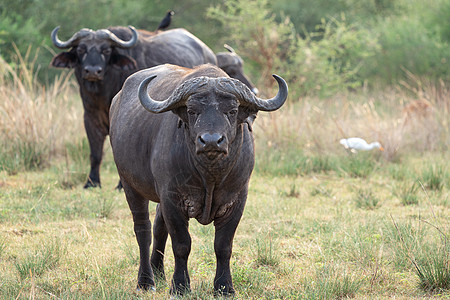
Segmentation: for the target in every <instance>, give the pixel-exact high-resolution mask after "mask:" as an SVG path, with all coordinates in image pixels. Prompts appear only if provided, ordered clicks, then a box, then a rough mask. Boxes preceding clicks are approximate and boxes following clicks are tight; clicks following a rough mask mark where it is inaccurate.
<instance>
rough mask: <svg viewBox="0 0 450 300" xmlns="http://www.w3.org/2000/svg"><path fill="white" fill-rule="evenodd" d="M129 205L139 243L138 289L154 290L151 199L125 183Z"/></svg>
mask: <svg viewBox="0 0 450 300" xmlns="http://www.w3.org/2000/svg"><path fill="white" fill-rule="evenodd" d="M123 187H124V191H125V195H126V198H127V202H128V206H129V207H130V210H131V213H132V215H133V223H134V233H135V234H136V239H137V242H138V245H139V273H138V284H137V288H138V289H143V290H149V289H150V290H154V289H155V280H154V278H153V270H152V267H151V265H150V244H151V241H152V225H151V222H150V219H149V213H148V203H149V200H147V199H145V198H144V197H142V196H141V195H140V194H139V193H137V192H136V191H135V190H133V189H132V188H130V187H128V185H127V184H123Z"/></svg>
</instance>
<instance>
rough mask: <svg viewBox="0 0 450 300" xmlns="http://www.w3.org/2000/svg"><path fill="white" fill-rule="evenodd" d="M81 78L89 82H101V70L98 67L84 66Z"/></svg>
mask: <svg viewBox="0 0 450 300" xmlns="http://www.w3.org/2000/svg"><path fill="white" fill-rule="evenodd" d="M83 78H84V79H86V80H89V81H98V80H103V68H102V67H100V66H85V67H84V69H83Z"/></svg>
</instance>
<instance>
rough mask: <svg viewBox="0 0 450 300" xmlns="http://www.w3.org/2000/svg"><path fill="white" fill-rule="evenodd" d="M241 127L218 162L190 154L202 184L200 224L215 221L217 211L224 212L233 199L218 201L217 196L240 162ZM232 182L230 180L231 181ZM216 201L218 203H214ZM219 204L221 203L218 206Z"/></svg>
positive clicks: (198, 217) (198, 218)
mask: <svg viewBox="0 0 450 300" xmlns="http://www.w3.org/2000/svg"><path fill="white" fill-rule="evenodd" d="M242 128H243V126H239V129H238V133H237V135H236V138H235V139H234V141H233V142H232V143H231V145H230V147H229V149H230V150H229V152H228V155H227V156H226V157H225V158H223V159H221V160H219V161H212V162H209V161H205V160H199V159H198V156H196V155H195V154H193V153H192V150H191V151H190V152H191V155H190V157H191V159H192V163H193V165H194V168H195V169H196V171H197V172H198V175H199V177H200V180H201V181H202V183H203V189H204V192H203V193H202V194H203V197H204V198H203V201H202V202H203V203H202V205H201V209H200V211H199V212H198V213H197V214H196V219H197V220H198V221H199V222H200V223H201V224H204V225H206V224H209V223H211V222H212V221H214V220H215V219H216V217H217V216H216V214H217V211H218V210H226V209H228V208H230V207H231V206H232V205H233V204H234V201H235V199H220V198H221V197H220V196H219V199H218V198H217V197H218V194H221V193H222V192H221V191H222V190H223V189H224V188H225V187H226V186H227V185H228V184H230V180H231V179H230V177H229V175H230V173H233V171H232V170H233V169H234V168H235V166H236V163H237V162H238V161H239V160H240V155H241V151H242V145H243V138H244V135H243V132H242V131H243V129H242ZM231 181H232V180H231ZM216 201H218V202H216ZM219 203H221V204H220V205H219Z"/></svg>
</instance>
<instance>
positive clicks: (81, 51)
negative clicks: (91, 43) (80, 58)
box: [77, 47, 86, 55]
mask: <svg viewBox="0 0 450 300" xmlns="http://www.w3.org/2000/svg"><path fill="white" fill-rule="evenodd" d="M77 53H78V55H83V54H84V53H86V48H84V47H78V48H77Z"/></svg>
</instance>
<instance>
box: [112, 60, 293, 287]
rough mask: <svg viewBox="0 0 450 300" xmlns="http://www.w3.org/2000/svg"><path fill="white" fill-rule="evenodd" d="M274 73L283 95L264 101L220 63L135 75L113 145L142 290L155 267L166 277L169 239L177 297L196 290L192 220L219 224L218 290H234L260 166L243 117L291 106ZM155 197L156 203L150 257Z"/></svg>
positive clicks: (115, 118)
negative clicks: (237, 255) (236, 242)
mask: <svg viewBox="0 0 450 300" xmlns="http://www.w3.org/2000/svg"><path fill="white" fill-rule="evenodd" d="M274 77H275V79H276V80H277V82H278V85H279V91H278V93H277V95H276V96H275V97H274V98H272V99H269V100H263V99H259V98H257V97H256V96H255V94H254V93H252V92H251V91H250V89H249V88H248V87H247V86H246V85H244V84H243V83H242V82H240V81H239V80H236V79H233V78H229V77H228V75H227V74H226V73H225V72H224V71H223V70H221V69H219V68H218V67H216V66H212V65H203V66H199V67H196V68H194V69H187V68H182V67H178V66H174V65H168V64H167V65H162V66H158V67H154V68H150V69H146V70H142V71H139V72H137V73H135V74H133V75H131V76H130V77H129V78H128V79H127V80H126V81H125V83H124V86H123V88H122V90H121V91H120V92H119V93H118V94H117V95H116V96H115V97H114V99H113V102H112V105H111V110H110V122H111V128H110V141H111V146H112V151H113V155H114V160H115V162H116V165H117V169H118V172H119V175H120V179H121V181H122V184H123V188H124V191H125V195H126V198H127V201H128V205H129V207H130V210H131V213H132V215H133V222H134V232H135V234H136V239H137V242H138V245H139V253H140V266H139V272H138V288H139V289H149V288H150V289H153V288H154V284H155V282H154V276H153V270H155V272H156V273H157V274H159V275H161V276H162V277H164V262H163V258H164V250H165V245H166V240H167V237H168V234H170V237H171V240H172V250H173V253H174V258H175V270H174V274H173V279H172V285H171V289H170V292H171V294H183V293H184V292H185V291H188V290H189V289H190V280H189V274H188V269H187V260H188V256H189V253H190V250H191V238H190V235H189V231H188V224H189V219H190V218H195V219H197V221H198V222H200V223H201V224H204V225H206V224H209V223H211V222H214V226H215V240H214V250H215V254H216V259H217V267H216V275H215V279H214V290H215V292H216V293H219V294H233V293H234V289H233V284H232V280H231V271H230V257H231V251H232V244H233V237H234V233H235V231H236V228H237V226H238V223H239V220H240V219H241V216H242V213H243V210H244V205H245V202H246V199H247V192H248V183H249V179H250V174H251V173H252V170H253V165H254V144H253V136H252V132H251V129H250V126H248V123H247V122H246V119H247V117H248V116H249V115H255V114H256V113H257V112H258V111H260V110H262V111H274V110H276V109H278V108H280V107H281V106H282V105H283V104H284V102H285V101H286V98H287V95H288V87H287V84H286V82H285V81H284V80H283V79H282V78H281V77H279V76H277V75H274ZM154 99H155V100H154ZM149 201H153V202H157V203H158V205H157V207H156V216H155V221H154V227H153V238H154V243H153V251H152V255H151V258H150V253H149V251H150V244H151V223H150V220H149V210H148V205H149Z"/></svg>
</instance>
